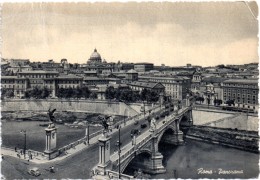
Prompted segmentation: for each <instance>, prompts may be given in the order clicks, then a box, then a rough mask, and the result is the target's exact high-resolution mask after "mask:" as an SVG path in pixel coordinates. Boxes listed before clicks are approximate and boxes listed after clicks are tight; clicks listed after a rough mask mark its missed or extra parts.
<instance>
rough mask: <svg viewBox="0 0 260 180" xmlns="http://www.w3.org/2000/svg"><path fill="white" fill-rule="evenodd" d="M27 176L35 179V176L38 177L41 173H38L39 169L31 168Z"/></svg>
mask: <svg viewBox="0 0 260 180" xmlns="http://www.w3.org/2000/svg"><path fill="white" fill-rule="evenodd" d="M28 174H30V175H32V176H35V177H37V176H40V175H41V172H40V170H39V168H37V167H33V168H30V169H29V170H28Z"/></svg>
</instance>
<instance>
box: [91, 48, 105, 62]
mask: <svg viewBox="0 0 260 180" xmlns="http://www.w3.org/2000/svg"><path fill="white" fill-rule="evenodd" d="M101 61H102V59H101V56H100V54H99V53H98V52H97V49H96V48H95V49H94V52H93V53H92V54H91V56H90V58H89V60H88V63H91V64H92V63H101Z"/></svg>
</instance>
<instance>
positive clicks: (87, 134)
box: [86, 124, 89, 144]
mask: <svg viewBox="0 0 260 180" xmlns="http://www.w3.org/2000/svg"><path fill="white" fill-rule="evenodd" d="M86 136H87V139H88V144H89V124H88V126H87V128H86Z"/></svg>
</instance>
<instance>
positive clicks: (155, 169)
mask: <svg viewBox="0 0 260 180" xmlns="http://www.w3.org/2000/svg"><path fill="white" fill-rule="evenodd" d="M162 160H163V156H162V154H161V153H159V152H157V153H156V154H155V155H154V156H152V159H151V161H152V171H151V173H152V174H160V173H165V172H166V169H165V167H164V166H163V165H162Z"/></svg>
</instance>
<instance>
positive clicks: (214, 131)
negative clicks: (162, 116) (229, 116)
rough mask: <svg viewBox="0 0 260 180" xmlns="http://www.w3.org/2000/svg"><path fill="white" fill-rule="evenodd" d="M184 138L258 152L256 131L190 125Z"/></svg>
mask: <svg viewBox="0 0 260 180" xmlns="http://www.w3.org/2000/svg"><path fill="white" fill-rule="evenodd" d="M185 137H186V138H189V139H194V140H199V141H205V142H209V143H213V144H219V145H224V146H229V147H233V148H237V149H242V150H246V151H251V152H256V153H258V152H259V151H258V142H259V136H258V132H255V131H244V130H237V129H236V130H234V129H226V128H217V127H208V126H191V127H190V128H189V129H188V131H187V132H186V136H185Z"/></svg>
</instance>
